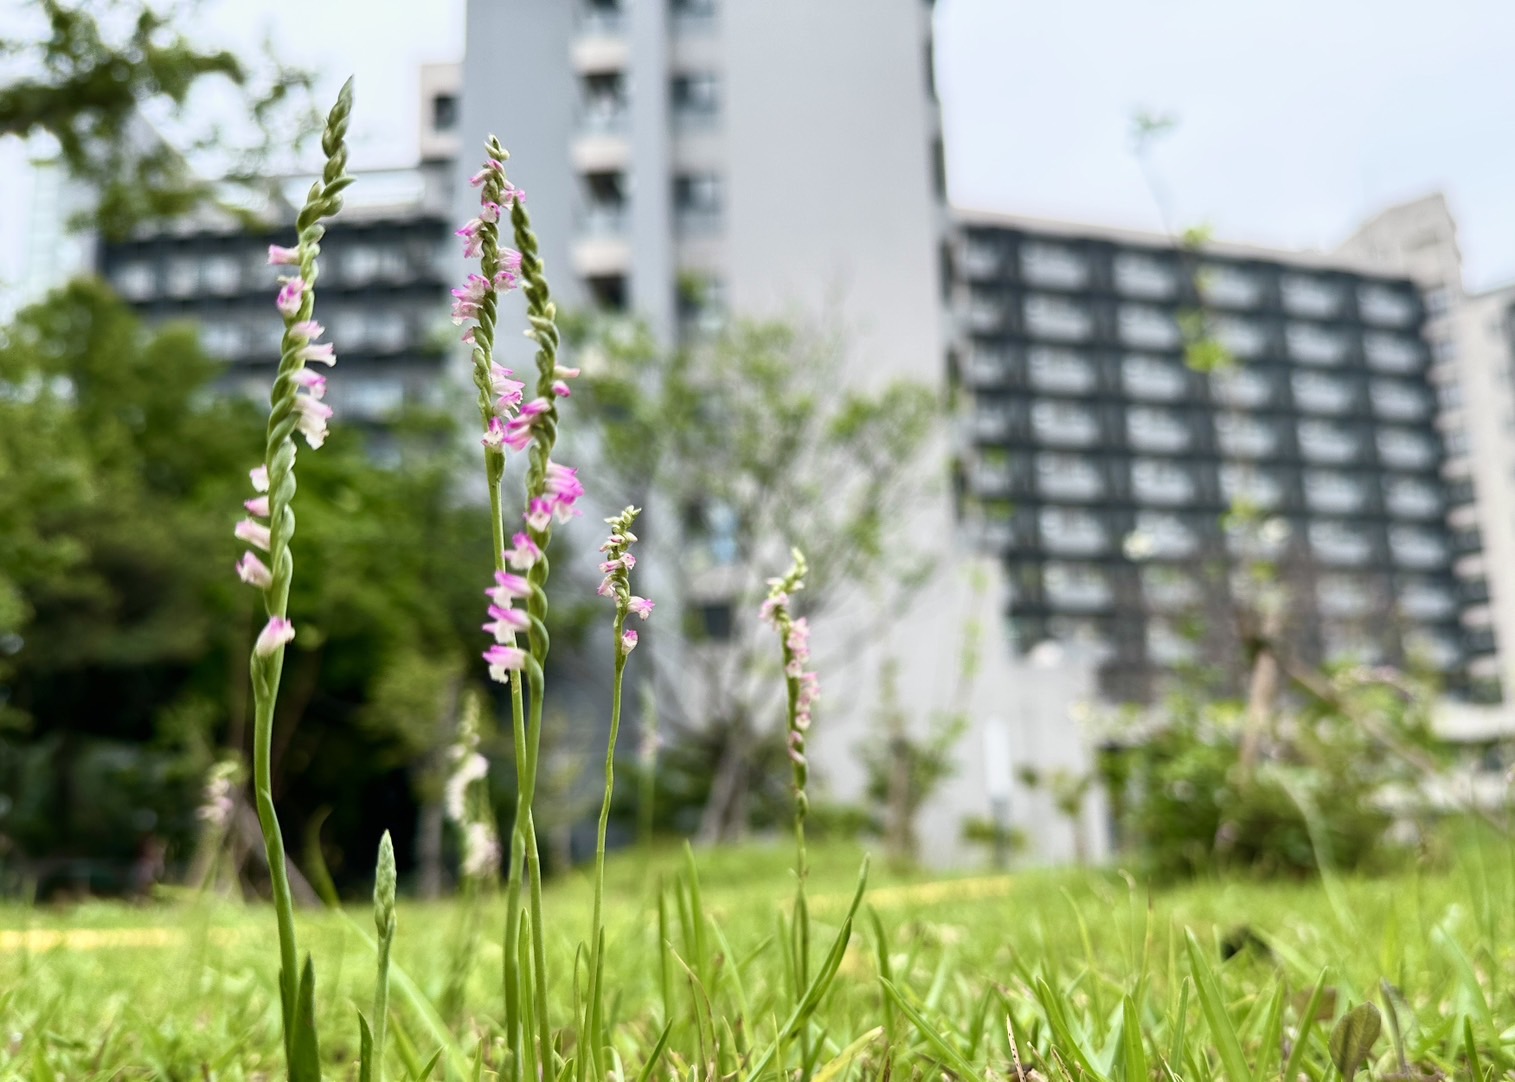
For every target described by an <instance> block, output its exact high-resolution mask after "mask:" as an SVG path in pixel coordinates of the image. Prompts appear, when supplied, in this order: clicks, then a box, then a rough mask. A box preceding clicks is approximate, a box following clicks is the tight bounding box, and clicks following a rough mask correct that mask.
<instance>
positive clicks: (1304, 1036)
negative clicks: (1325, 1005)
mask: <svg viewBox="0 0 1515 1082" xmlns="http://www.w3.org/2000/svg"><path fill="white" fill-rule="evenodd" d="M1330 975H1331V971H1330V970H1329V969H1323V970H1321V971H1320V977H1319V978H1318V979H1317V980H1316V982H1315V990H1314V991H1312V992H1311V993H1310V998H1309V1000H1308V1001H1306V1003H1305V1011H1304V1014H1303V1015H1301V1016H1300V1019H1299V1032H1298V1033H1297V1034H1296V1035H1295V1037H1294V1047H1293V1048H1291V1049H1289V1061H1288V1062H1287V1063H1285V1064H1284V1071H1283V1076H1282V1077H1283V1078H1285V1079H1290V1078H1298V1077H1299V1072H1300V1067H1301V1065H1302V1064H1303V1063H1304V1057H1305V1048H1306V1047H1308V1045H1309V1043H1310V1032H1311V1031H1312V1030H1313V1029H1314V1028H1315V1022H1316V1019H1317V1018H1318V1017H1319V1016H1320V1005H1321V1003H1322V1001H1324V1000H1325V998H1326V980H1327V978H1329V977H1330Z"/></svg>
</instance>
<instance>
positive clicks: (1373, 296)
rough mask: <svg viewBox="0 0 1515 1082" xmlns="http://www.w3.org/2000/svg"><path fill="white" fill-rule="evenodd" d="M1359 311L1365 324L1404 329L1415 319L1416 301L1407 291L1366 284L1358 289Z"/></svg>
mask: <svg viewBox="0 0 1515 1082" xmlns="http://www.w3.org/2000/svg"><path fill="white" fill-rule="evenodd" d="M1357 309H1358V311H1359V312H1361V313H1362V318H1363V322H1365V323H1376V324H1378V325H1379V326H1386V327H1402V326H1404V325H1405V324H1406V323H1408V322H1410V320H1411V319H1413V318H1414V317H1415V300H1414V298H1413V297H1411V295H1410V294H1409V292H1408V291H1407V290H1404V289H1395V288H1393V287H1390V286H1381V285H1374V284H1372V283H1364V284H1363V285H1360V286H1358V287H1357Z"/></svg>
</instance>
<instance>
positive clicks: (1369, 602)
mask: <svg viewBox="0 0 1515 1082" xmlns="http://www.w3.org/2000/svg"><path fill="white" fill-rule="evenodd" d="M1315 597H1316V603H1317V604H1318V605H1319V607H1320V611H1321V612H1322V613H1323V614H1325V615H1326V616H1336V617H1342V616H1347V617H1351V616H1365V615H1367V614H1368V613H1369V612H1370V611H1371V609H1372V607H1373V598H1372V596H1371V595H1370V593H1369V591H1368V588H1367V586H1366V585H1365V584H1364V583H1363V581H1362V580H1361V579H1360V578H1357V577H1355V576H1352V575H1323V576H1321V579H1320V581H1319V582H1318V583H1317V584H1316V587H1315Z"/></svg>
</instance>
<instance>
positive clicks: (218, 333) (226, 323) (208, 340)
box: [200, 319, 247, 359]
mask: <svg viewBox="0 0 1515 1082" xmlns="http://www.w3.org/2000/svg"><path fill="white" fill-rule="evenodd" d="M200 344H201V345H202V346H204V347H205V352H207V353H209V354H211V355H212V356H215V357H221V358H223V359H225V358H230V357H239V356H241V355H242V352H243V351H244V350H245V349H246V348H247V329H246V327H244V326H243V325H242V324H241V323H239V322H238V321H236V320H234V319H217V320H210V321H207V322H205V323H202V324H201V325H200Z"/></svg>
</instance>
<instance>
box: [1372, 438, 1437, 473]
mask: <svg viewBox="0 0 1515 1082" xmlns="http://www.w3.org/2000/svg"><path fill="white" fill-rule="evenodd" d="M1375 442H1376V443H1377V444H1378V457H1379V459H1381V460H1382V461H1383V463H1384V464H1385V465H1388V466H1393V467H1396V468H1398V469H1402V470H1417V469H1425V468H1426V467H1427V466H1429V465H1431V464H1432V462H1434V461H1435V460H1436V447H1435V445H1434V444H1432V442H1431V440H1430V438H1429V437H1428V436H1426V435H1424V434H1422V433H1420V432H1415V431H1413V430H1411V429H1406V428H1383V429H1379V431H1378V435H1377V437H1376V441H1375Z"/></svg>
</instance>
